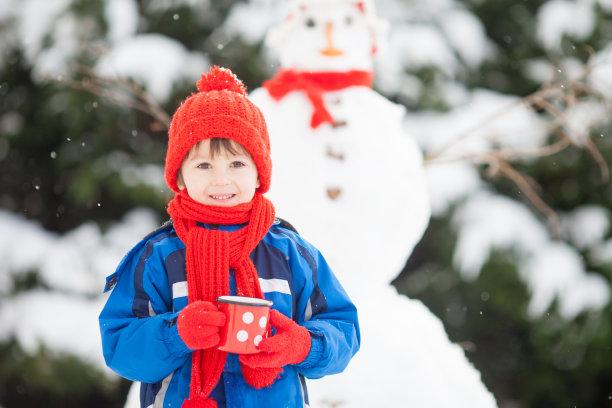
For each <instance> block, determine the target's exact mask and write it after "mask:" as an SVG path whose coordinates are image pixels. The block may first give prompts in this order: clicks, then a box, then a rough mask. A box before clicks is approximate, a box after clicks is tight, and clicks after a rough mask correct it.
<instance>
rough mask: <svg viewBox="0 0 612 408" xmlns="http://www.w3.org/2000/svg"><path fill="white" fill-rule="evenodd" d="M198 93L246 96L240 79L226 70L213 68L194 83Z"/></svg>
mask: <svg viewBox="0 0 612 408" xmlns="http://www.w3.org/2000/svg"><path fill="white" fill-rule="evenodd" d="M196 86H197V87H198V91H200V92H210V91H224V90H226V91H233V92H236V93H239V94H241V95H244V96H246V95H247V92H246V87H245V86H244V84H243V83H242V81H241V80H240V79H238V77H237V76H236V74H234V73H233V72H232V71H230V70H229V69H227V68H221V67H217V66H214V67H212V68H211V69H210V72H209V73H207V74H202V79H200V80H199V81H198V82H196Z"/></svg>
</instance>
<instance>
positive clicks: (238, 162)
mask: <svg viewBox="0 0 612 408" xmlns="http://www.w3.org/2000/svg"><path fill="white" fill-rule="evenodd" d="M243 166H244V163H243V162H241V161H235V162H232V167H243Z"/></svg>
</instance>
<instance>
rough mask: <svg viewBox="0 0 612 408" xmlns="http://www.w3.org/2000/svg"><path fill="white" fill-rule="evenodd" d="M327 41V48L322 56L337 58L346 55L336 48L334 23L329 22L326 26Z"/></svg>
mask: <svg viewBox="0 0 612 408" xmlns="http://www.w3.org/2000/svg"><path fill="white" fill-rule="evenodd" d="M325 39H326V40H327V48H325V49H324V50H322V51H321V54H323V55H325V56H327V57H337V56H338V55H342V54H344V51H342V50H339V49H337V48H336V47H334V23H331V22H328V23H326V24H325Z"/></svg>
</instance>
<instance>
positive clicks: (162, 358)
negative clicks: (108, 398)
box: [99, 243, 191, 383]
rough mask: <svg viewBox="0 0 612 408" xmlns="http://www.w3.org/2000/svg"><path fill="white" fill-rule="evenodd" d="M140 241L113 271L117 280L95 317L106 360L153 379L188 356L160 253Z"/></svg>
mask: <svg viewBox="0 0 612 408" xmlns="http://www.w3.org/2000/svg"><path fill="white" fill-rule="evenodd" d="M159 252H160V251H159V250H156V249H155V246H154V245H151V244H150V243H149V244H147V243H141V244H139V245H138V246H136V247H135V248H134V249H133V250H132V251H131V252H130V253H128V254H127V255H126V257H125V258H124V259H123V261H122V262H121V264H120V265H119V267H118V268H117V271H116V272H115V274H114V275H112V278H113V280H116V286H115V287H114V289H113V291H112V293H111V295H110V297H109V298H108V300H107V302H106V305H105V306H104V308H103V310H102V312H101V314H100V318H99V323H100V331H101V335H102V348H103V352H104V359H105V361H106V364H107V365H108V366H109V367H110V368H111V369H112V370H114V371H115V372H116V373H117V374H119V375H121V376H122V377H125V378H127V379H130V380H133V381H141V382H146V383H154V382H157V381H160V380H161V379H163V378H165V377H166V376H168V375H169V374H170V373H171V372H173V371H174V370H176V369H177V368H178V367H180V366H181V365H183V364H184V363H185V361H186V359H187V358H189V354H190V351H191V350H190V349H189V348H188V347H187V346H186V345H185V344H184V343H183V341H182V340H181V338H180V336H179V334H178V330H177V328H176V324H175V322H176V317H177V315H178V313H174V312H172V310H171V307H172V291H171V288H170V287H169V285H168V275H167V272H166V270H165V265H164V262H163V257H162V254H161V253H159Z"/></svg>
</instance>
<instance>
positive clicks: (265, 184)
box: [165, 66, 272, 193]
mask: <svg viewBox="0 0 612 408" xmlns="http://www.w3.org/2000/svg"><path fill="white" fill-rule="evenodd" d="M196 85H197V88H198V91H199V92H198V93H195V94H192V95H191V96H189V97H188V98H187V99H185V100H184V101H183V102H182V103H181V106H179V108H178V109H177V110H176V112H175V113H174V116H173V117H172V122H171V123H170V130H169V132H168V151H167V153H166V168H165V178H166V183H167V184H168V187H170V189H171V190H172V191H174V192H176V193H178V192H179V188H178V185H177V183H176V177H177V174H178V171H179V169H180V167H181V164H182V162H183V159H184V158H185V156H186V155H187V153H188V152H189V150H190V149H191V148H192V147H193V146H194V145H195V144H196V143H198V142H200V141H202V140H206V139H212V138H214V137H219V138H225V139H231V140H233V141H235V142H237V143H240V144H241V145H242V146H243V147H244V148H245V149H246V150H247V151H248V152H249V153H250V154H251V157H252V158H253V161H254V162H255V165H256V166H257V173H258V176H259V183H260V186H259V188H258V191H259V192H260V193H265V192H266V191H268V189H269V188H270V180H271V176H272V161H271V159H270V137H269V136H268V129H267V126H266V122H265V120H264V117H263V114H262V113H261V111H260V110H259V108H257V106H255V105H254V104H253V102H251V101H250V100H249V99H248V97H247V92H246V88H245V86H244V84H243V83H242V81H240V80H239V79H238V78H237V77H236V75H234V74H233V73H232V71H230V70H229V69H227V68H220V67H217V66H214V67H212V68H211V69H210V72H209V73H207V74H202V79H200V80H199V81H198V82H197V84H196Z"/></svg>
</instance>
